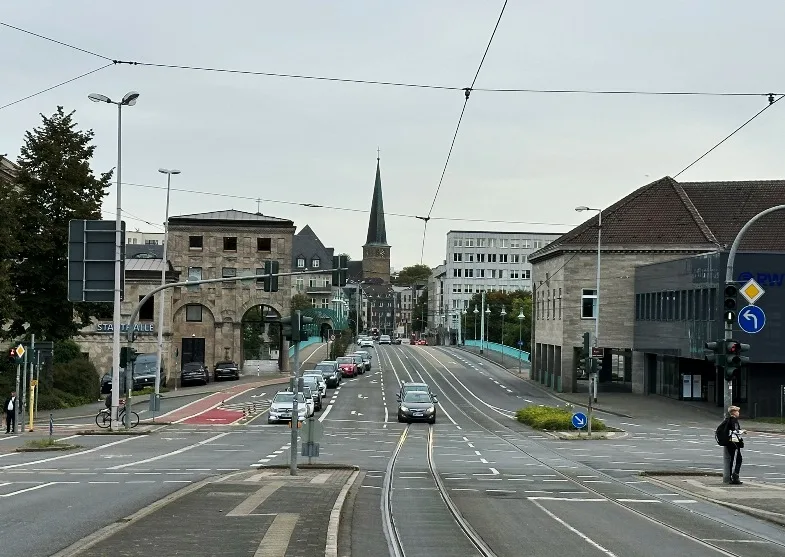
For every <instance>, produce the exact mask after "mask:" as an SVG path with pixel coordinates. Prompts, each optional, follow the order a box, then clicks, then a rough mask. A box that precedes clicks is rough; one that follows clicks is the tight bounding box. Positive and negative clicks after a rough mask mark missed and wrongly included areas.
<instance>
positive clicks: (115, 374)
mask: <svg viewBox="0 0 785 557" xmlns="http://www.w3.org/2000/svg"><path fill="white" fill-rule="evenodd" d="M87 98H88V99H90V100H91V101H93V102H103V103H110V104H116V105H117V215H116V218H115V240H114V244H115V245H114V312H113V315H112V416H111V426H112V429H115V427H116V426H117V409H118V406H119V405H120V393H119V390H120V286H121V280H120V267H121V264H122V262H121V261H120V258H121V257H122V253H123V240H122V226H123V216H122V211H123V203H122V199H123V198H122V182H121V168H122V164H121V163H122V129H123V126H122V124H123V110H122V108H123V107H124V106H133V105H135V104H136V99H138V98H139V93H137V92H136V91H131V92H130V93H126V94H125V96H124V97H123V98H122V100H120V101H119V102H115V101H113V100H112V99H110V98H109V97H107V96H106V95H101V94H98V93H91V94H89V95H88V96H87ZM129 370H130V367H129ZM126 379H128V380H131V377H129V376H127V377H126ZM127 382H128V381H127ZM128 388H131V386H130V385H129V386H128ZM129 402H130V401H129ZM126 416H127V417H128V421H127V424H126V425H128V426H130V423H131V421H130V417H131V408H130V405H129V408H128V412H126Z"/></svg>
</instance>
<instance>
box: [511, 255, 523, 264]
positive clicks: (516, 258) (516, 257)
mask: <svg viewBox="0 0 785 557" xmlns="http://www.w3.org/2000/svg"><path fill="white" fill-rule="evenodd" d="M520 262H521V256H520V255H519V254H517V253H514V254H512V255H510V263H520Z"/></svg>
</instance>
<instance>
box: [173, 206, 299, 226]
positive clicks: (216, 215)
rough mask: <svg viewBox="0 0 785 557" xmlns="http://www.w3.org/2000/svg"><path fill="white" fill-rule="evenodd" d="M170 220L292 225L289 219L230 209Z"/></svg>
mask: <svg viewBox="0 0 785 557" xmlns="http://www.w3.org/2000/svg"><path fill="white" fill-rule="evenodd" d="M169 221H170V222H178V221H221V222H226V221H234V222H251V223H257V224H259V223H270V224H285V223H289V224H290V225H292V224H293V223H292V221H290V220H289V219H281V218H278V217H268V216H267V215H263V214H261V213H247V212H245V211H237V210H235V209H230V210H228V211H212V212H209V213H194V214H192V215H177V216H173V217H169Z"/></svg>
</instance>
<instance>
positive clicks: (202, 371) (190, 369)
mask: <svg viewBox="0 0 785 557" xmlns="http://www.w3.org/2000/svg"><path fill="white" fill-rule="evenodd" d="M194 382H199V383H202V384H203V385H207V384H208V383H209V382H210V371H209V370H208V369H207V366H206V365H204V362H190V363H187V364H185V365H184V366H183V369H182V371H181V372H180V383H181V384H182V385H185V384H186V383H194Z"/></svg>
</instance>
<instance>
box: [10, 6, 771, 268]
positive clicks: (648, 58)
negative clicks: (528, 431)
mask: <svg viewBox="0 0 785 557" xmlns="http://www.w3.org/2000/svg"><path fill="white" fill-rule="evenodd" d="M502 4H503V1H500V0H483V1H477V0H474V1H468V0H466V1H465V0H416V1H415V0H398V1H395V2H393V1H386V2H384V1H373V0H362V1H360V0H356V1H349V0H342V1H340V2H338V1H334V2H324V1H317V0H308V1H306V0H303V1H292V2H270V1H259V0H256V1H250V0H248V1H240V0H231V1H227V2H220V3H219V2H206V1H204V0H188V1H186V0H179V1H167V2H161V1H160V0H158V1H156V2H154V1H151V0H137V1H135V2H132V3H126V4H123V5H122V7H121V5H120V4H118V3H116V2H98V1H88V0H69V1H68V2H63V1H54V0H52V1H41V0H26V1H25V2H4V3H3V10H2V12H1V13H0V21H3V22H4V23H8V24H11V25H14V26H18V27H22V28H25V29H28V30H30V31H33V32H35V33H39V34H41V35H46V36H49V37H52V38H55V39H58V40H60V41H63V42H67V43H71V44H73V45H77V46H79V47H81V48H84V49H86V50H90V51H93V52H95V53H98V54H101V55H103V56H106V57H108V58H109V59H110V60H111V59H114V60H126V61H137V62H149V63H156V64H171V65H183V66H199V67H211V68H226V69H235V70H250V71H257V72H273V73H286V74H300V75H313V76H329V77H339V78H351V79H362V80H379V81H395V82H407V83H419V84H434V85H445V86H451V87H466V86H468V85H469V84H470V83H471V80H472V78H473V76H474V73H475V72H476V70H477V67H478V64H479V62H480V59H481V57H482V53H483V51H484V49H485V46H486V44H487V41H488V38H489V36H490V33H491V30H492V29H493V26H494V24H495V22H496V19H497V17H498V14H499V11H500V9H501V6H502ZM784 20H785V3H783V2H781V1H777V0H771V1H760V2H756V3H755V7H754V9H752V7H751V6H750V5H749V4H744V3H739V2H735V1H731V0H693V1H690V2H683V1H661V2H656V3H643V2H630V1H628V0H616V1H610V0H608V1H605V0H603V1H600V0H597V1H593V2H588V1H578V0H567V1H562V2H535V1H523V0H518V1H515V0H512V1H510V2H509V5H508V6H507V8H506V11H505V13H504V16H503V18H502V21H501V24H500V26H499V29H498V32H497V34H496V37H495V39H494V41H493V44H492V46H491V48H490V51H489V53H488V56H487V59H486V60H485V63H484V65H483V67H482V71H481V72H480V75H479V79H478V81H477V83H476V85H475V87H477V88H513V89H526V88H530V89H593V90H647V91H711V92H750V93H763V94H765V93H769V92H774V93H782V92H785V82H784V81H785V77H783V76H782V72H781V71H780V70H781V69H782V65H781V62H779V60H780V57H779V53H781V52H782V51H783V48H785V35H784V34H783V33H782V29H781V27H782V22H783V21H784ZM0 52H2V53H3V56H2V65H1V66H0V67H1V70H0V72H2V73H1V75H2V79H0V106H3V105H6V104H8V103H11V102H13V101H16V100H18V99H20V98H22V97H25V96H27V95H30V94H33V93H35V92H37V91H40V90H42V89H45V88H47V87H50V86H52V85H55V84H57V83H60V82H62V81H65V80H68V79H71V78H73V77H75V76H77V75H80V74H82V73H85V72H88V71H91V70H94V69H96V68H99V67H101V66H103V65H105V64H106V63H107V61H106V60H104V59H102V58H99V57H97V56H93V55H91V54H87V53H83V52H79V51H76V50H73V49H69V48H66V47H64V46H60V45H57V44H54V43H52V42H47V41H44V40H42V39H39V38H36V37H33V36H30V35H27V34H23V33H20V32H18V31H14V30H12V29H9V28H7V27H2V26H0ZM131 90H135V91H139V92H140V94H141V96H140V98H139V102H138V104H137V105H136V106H134V107H132V108H129V109H127V110H125V111H124V118H123V144H124V149H123V175H122V179H123V182H127V183H128V184H129V185H127V186H126V187H124V189H123V198H124V199H123V206H124V208H125V209H127V211H128V214H127V215H126V217H125V218H126V220H127V222H128V226H129V227H130V228H139V229H141V230H150V231H155V230H161V226H160V224H159V223H162V222H163V220H164V200H165V191H163V190H161V189H155V188H149V187H141V186H140V185H139V184H142V185H148V186H157V187H159V188H160V187H161V186H164V185H165V177H164V176H163V175H161V174H159V173H158V172H157V170H158V168H159V167H161V166H164V167H170V168H178V169H180V170H182V174H181V175H179V176H176V177H175V178H174V180H173V188H178V189H187V190H193V191H198V192H204V193H187V192H183V191H173V192H172V201H171V214H188V213H195V212H203V211H211V210H218V209H230V208H234V209H239V210H244V211H250V212H255V211H256V209H257V203H256V201H254V200H255V199H256V198H261V199H263V200H265V201H262V202H261V204H260V207H261V211H262V212H263V213H264V214H267V215H273V216H279V217H286V218H290V219H292V220H294V222H295V223H296V224H297V226H298V227H302V226H304V225H305V224H310V225H311V227H312V228H313V229H314V230H315V231H316V233H317V234H318V235H319V236H320V237H321V238H322V240H323V241H324V242H325V244H327V245H330V246H334V247H335V248H336V250H337V251H338V252H343V251H345V252H348V253H349V254H351V255H352V257H353V258H356V259H359V258H360V257H361V255H362V250H361V245H362V244H363V242H364V240H365V233H366V229H367V222H368V219H367V213H363V212H349V211H339V210H334V209H320V208H306V207H302V206H298V205H297V203H312V204H320V205H330V206H333V207H342V208H349V209H356V210H358V211H367V209H368V207H369V206H370V200H371V194H372V188H373V179H374V172H375V165H376V149H377V147H378V148H380V149H381V165H382V182H383V186H384V203H385V209H386V211H387V212H388V213H399V214H405V215H427V214H428V211H429V208H430V206H431V202H432V200H433V197H434V193H435V191H436V187H437V185H438V183H439V177H440V175H441V172H442V168H443V166H444V163H445V159H446V156H447V152H448V150H449V147H450V142H451V140H452V136H453V133H454V130H455V126H456V123H457V121H458V116H459V114H460V111H461V107H462V105H463V100H464V95H463V92H462V91H450V90H433V89H421V88H404V87H388V86H378V85H364V84H352V83H337V82H325V81H315V80H305V79H289V78H281V77H268V76H260V75H240V74H229V73H219V72H207V71H194V70H184V69H170V68H159V67H150V66H138V65H137V66H130V65H111V66H110V67H107V68H105V69H103V70H101V71H98V72H96V73H94V74H92V75H90V76H87V77H84V78H82V79H79V80H76V81H74V82H72V83H69V84H67V85H64V86H62V87H59V88H57V89H54V90H52V91H50V92H47V93H44V94H41V95H38V96H35V97H33V98H31V99H28V100H25V101H23V102H19V103H17V104H14V105H12V106H8V107H6V108H3V109H0V154H7V156H8V157H9V158H11V159H15V158H16V157H17V156H18V152H19V147H20V144H21V141H22V137H23V133H24V131H25V130H26V129H29V128H31V127H33V126H36V125H38V123H39V122H40V117H39V113H41V112H43V113H45V114H51V113H52V112H54V110H55V107H56V106H57V105H58V104H59V105H63V106H65V107H66V109H73V110H76V119H77V121H78V122H79V124H80V126H81V127H83V128H92V129H93V130H94V131H95V134H96V138H95V139H96V143H97V145H98V149H97V151H96V157H95V160H94V170H95V171H96V172H99V171H104V170H107V169H109V168H112V167H114V166H115V164H116V125H117V122H116V112H115V111H113V110H112V107H110V106H108V105H100V104H94V103H91V102H89V101H88V100H87V95H88V93H91V92H99V93H104V94H106V95H109V96H111V97H115V98H117V97H121V96H122V95H123V94H124V93H126V92H127V91H131ZM766 105H767V100H766V97H765V96H750V97H712V96H690V97H686V96H644V95H585V94H547V93H527V92H483V91H475V92H474V93H473V94H472V95H471V97H470V99H469V102H468V106H467V109H466V113H465V116H464V119H463V123H462V126H461V128H460V132H459V134H458V138H457V141H456V144H455V149H454V151H453V154H452V158H451V160H450V164H449V166H448V169H447V173H446V175H445V178H444V182H443V185H442V187H441V191H440V193H439V196H438V198H437V200H436V204H435V206H434V209H433V212H432V214H431V216H432V217H433V220H431V222H430V224H429V226H428V233H427V237H426V242H425V253H424V262H425V263H427V264H429V265H436V264H438V263H440V262H441V260H442V259H443V258H444V252H445V234H446V232H447V231H448V230H462V229H463V230H524V231H542V232H563V231H566V230H568V229H569V228H570V227H571V226H572V225H575V224H578V223H579V222H580V221H581V220H582V218H583V215H585V214H578V213H575V211H574V207H575V206H576V205H590V206H595V207H606V206H608V205H610V204H611V203H613V202H614V201H616V200H617V199H619V198H620V197H621V196H624V195H626V194H627V193H629V192H631V191H633V190H634V189H636V188H638V187H640V186H641V185H643V184H645V183H647V182H649V181H653V180H655V179H657V178H659V177H662V176H664V175H671V176H673V175H674V174H676V173H677V172H679V171H680V170H681V169H682V168H684V167H685V166H687V165H688V164H689V163H690V162H692V161H693V160H694V159H696V158H697V157H698V156H700V155H701V154H702V153H703V152H704V151H706V150H707V149H709V148H710V147H711V146H712V145H714V144H715V143H716V142H718V141H719V140H720V139H722V138H723V137H724V136H725V135H727V134H728V133H730V132H731V131H732V130H733V129H735V128H736V127H737V126H739V125H741V124H742V123H743V122H744V121H745V120H747V119H748V118H750V117H751V116H753V115H754V114H755V113H756V112H757V111H759V110H760V109H762V108H764V107H765V106H766ZM784 122H785V101H783V103H781V104H779V103H778V104H775V105H774V106H772V108H771V109H770V110H767V111H766V112H765V113H764V114H763V115H761V116H760V117H759V118H758V119H756V120H755V121H754V122H753V123H751V124H750V125H748V126H747V127H746V128H744V130H742V131H741V132H739V133H738V134H736V135H735V136H734V137H733V138H732V139H730V140H729V141H728V142H726V143H725V144H724V145H723V146H721V147H720V148H719V149H717V150H716V151H715V152H714V153H712V154H711V155H709V156H708V157H707V158H705V159H704V160H703V161H701V162H700V163H698V164H697V165H695V166H694V167H693V168H692V169H690V170H689V171H687V172H685V173H684V174H682V175H681V176H680V179H683V180H689V181H694V180H747V179H763V178H769V179H773V178H782V177H783V174H785V162H783V160H785V159H783V156H782V151H783V146H782V140H781V136H782V129H783V123H784ZM279 202H287V203H279ZM114 204H115V200H114V187H113V188H112V191H111V193H110V196H109V197H107V200H106V203H105V210H106V211H107V213H106V215H105V217H106V218H113V215H112V211H113V207H114ZM132 217H135V218H138V219H141V221H140V220H134V219H133V218H132ZM445 218H448V219H477V220H481V221H488V222H469V221H461V220H444V219H445ZM144 221H148V222H147V223H146V222H144ZM490 221H507V222H504V223H498V222H490ZM149 223H155V225H151V224H149ZM422 232H423V226H422V221H420V220H416V219H414V218H411V217H404V216H388V218H387V238H388V241H389V242H390V243H391V244H392V246H393V249H392V264H393V266H394V267H396V268H401V267H403V266H406V265H410V264H414V263H418V262H419V261H420V247H421V240H422Z"/></svg>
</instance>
